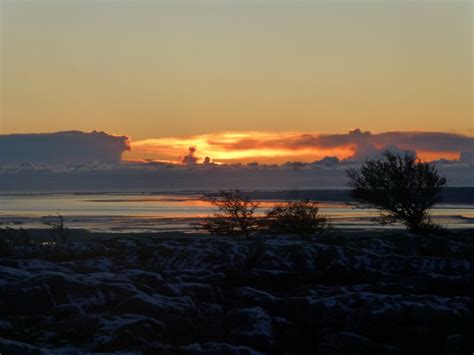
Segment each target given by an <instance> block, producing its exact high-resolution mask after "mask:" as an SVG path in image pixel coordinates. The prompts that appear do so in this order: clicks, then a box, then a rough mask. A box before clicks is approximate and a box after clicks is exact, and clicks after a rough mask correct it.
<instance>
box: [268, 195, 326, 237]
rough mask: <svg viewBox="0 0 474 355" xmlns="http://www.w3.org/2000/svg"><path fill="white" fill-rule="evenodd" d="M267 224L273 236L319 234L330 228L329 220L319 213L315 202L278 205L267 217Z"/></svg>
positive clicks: (293, 202)
mask: <svg viewBox="0 0 474 355" xmlns="http://www.w3.org/2000/svg"><path fill="white" fill-rule="evenodd" d="M265 224H266V226H267V228H268V231H269V232H270V233H271V234H296V235H299V236H306V235H312V234H318V233H321V232H323V231H324V230H326V229H327V228H328V226H329V224H328V221H327V218H326V217H324V216H322V215H321V214H320V213H319V205H318V203H317V202H315V201H309V200H302V201H290V202H287V203H286V204H277V205H275V206H274V207H273V208H272V209H271V210H270V211H268V212H267V214H266V216H265Z"/></svg>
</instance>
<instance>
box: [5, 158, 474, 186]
mask: <svg viewBox="0 0 474 355" xmlns="http://www.w3.org/2000/svg"><path fill="white" fill-rule="evenodd" d="M326 163H328V164H326ZM358 166H359V163H358V162H356V161H349V160H346V161H340V162H339V163H337V160H336V159H334V158H329V159H323V161H322V162H314V163H290V164H284V165H275V164H272V165H265V164H249V165H242V164H240V165H239V164H234V165H215V164H207V165H206V164H189V165H184V164H163V163H137V162H133V163H130V162H128V163H127V162H123V163H120V164H96V165H90V164H85V165H83V164H77V165H69V166H50V165H47V164H28V163H26V164H21V166H17V167H14V166H7V165H0V192H8V193H14V192H19V193H24V192H113V191H121V192H155V191H184V190H188V191H189V190H196V191H198V190H199V191H200V190H213V191H215V190H220V189H236V188H238V189H242V190H261V189H263V190H301V189H327V188H344V187H345V186H346V184H347V179H346V176H345V174H344V172H345V170H346V169H347V168H348V167H358ZM438 171H439V172H440V174H441V175H443V176H446V178H447V179H448V184H449V186H451V187H452V186H472V176H473V173H474V165H473V164H462V163H459V162H451V163H449V164H439V165H438Z"/></svg>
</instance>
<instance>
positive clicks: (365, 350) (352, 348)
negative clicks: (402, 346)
mask: <svg viewBox="0 0 474 355" xmlns="http://www.w3.org/2000/svg"><path fill="white" fill-rule="evenodd" d="M391 352H392V349H390V348H388V347H387V348H385V347H383V346H380V345H378V344H376V343H375V342H373V341H371V340H369V339H367V338H365V337H362V336H360V335H357V334H354V333H350V332H341V333H336V334H328V335H326V336H324V337H323V338H322V339H321V340H320V343H319V347H318V354H321V355H346V354H352V355H372V354H390V353H391Z"/></svg>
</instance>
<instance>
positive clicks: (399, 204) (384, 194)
mask: <svg viewBox="0 0 474 355" xmlns="http://www.w3.org/2000/svg"><path fill="white" fill-rule="evenodd" d="M346 175H347V177H348V178H349V187H351V188H352V196H353V197H354V198H355V199H356V200H357V201H358V203H359V205H360V206H367V207H375V208H377V209H379V210H381V211H382V213H381V217H382V221H384V222H385V223H387V222H394V221H400V222H402V223H403V224H404V225H405V226H407V227H408V228H409V229H410V230H411V231H413V232H415V233H424V232H427V231H430V230H433V229H434V228H435V225H433V223H432V221H431V218H430V213H429V211H430V209H431V207H433V205H435V204H436V203H437V202H439V201H440V200H441V189H442V187H443V186H444V185H445V184H446V179H445V178H444V177H441V176H439V175H438V172H437V170H436V167H435V166H434V165H432V164H429V163H423V162H421V161H420V160H418V159H417V158H416V157H415V156H414V155H413V154H408V153H407V154H405V155H404V156H400V155H396V154H393V153H390V152H389V151H386V152H384V153H383V155H382V159H380V160H369V161H366V162H365V163H364V164H363V165H362V167H361V168H360V170H355V169H349V170H347V171H346Z"/></svg>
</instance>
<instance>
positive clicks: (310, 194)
mask: <svg viewBox="0 0 474 355" xmlns="http://www.w3.org/2000/svg"><path fill="white" fill-rule="evenodd" d="M216 191H217V189H216V190H173V191H170V190H164V191H84V192H82V191H81V192H78V191H63V192H30V191H28V192H15V193H5V192H0V196H54V195H75V196H88V195H143V196H153V195H172V196H173V195H185V196H197V195H205V194H209V193H213V192H216ZM242 191H243V192H244V193H245V195H247V196H248V197H249V198H252V199H255V200H295V199H306V198H307V199H310V200H316V201H320V202H354V199H353V198H352V197H351V196H350V190H349V189H347V188H340V189H301V190H300V189H268V190H264V189H242ZM442 203H462V204H474V186H462V187H461V186H460V187H445V188H443V192H442Z"/></svg>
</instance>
